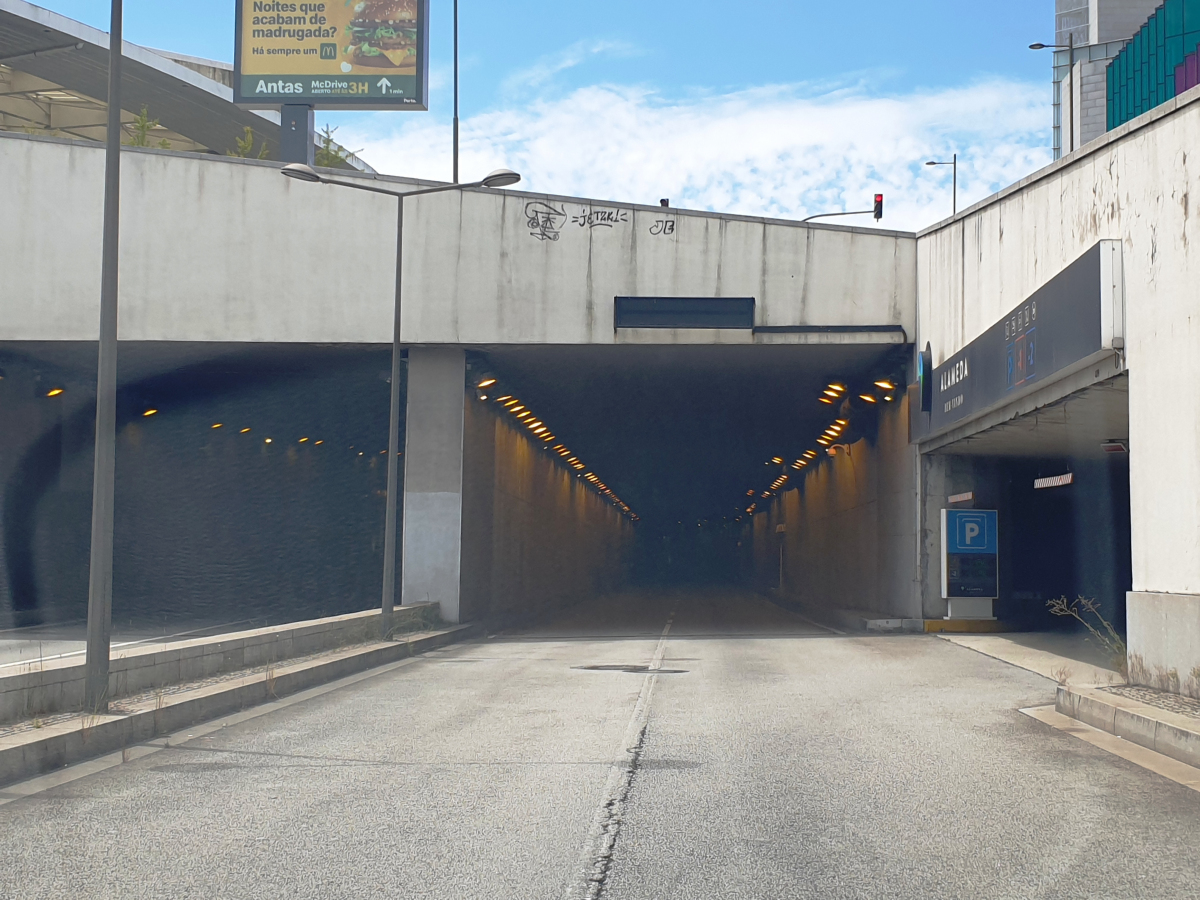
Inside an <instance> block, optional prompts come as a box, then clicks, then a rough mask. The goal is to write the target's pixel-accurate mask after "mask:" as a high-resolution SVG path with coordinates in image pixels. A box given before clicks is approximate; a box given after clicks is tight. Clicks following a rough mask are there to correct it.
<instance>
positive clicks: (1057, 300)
mask: <svg viewBox="0 0 1200 900" xmlns="http://www.w3.org/2000/svg"><path fill="white" fill-rule="evenodd" d="M1102 249H1103V244H1097V245H1096V246H1095V247H1093V248H1092V249H1090V250H1089V251H1087V252H1086V253H1085V254H1084V255H1083V256H1081V257H1080V258H1079V259H1077V260H1075V262H1073V263H1071V265H1069V266H1068V267H1067V268H1066V269H1064V270H1063V271H1062V272H1061V273H1059V274H1058V275H1057V276H1056V277H1055V278H1053V279H1052V280H1051V281H1049V282H1048V283H1047V284H1046V285H1045V286H1043V287H1042V288H1040V289H1039V290H1038V291H1036V292H1035V293H1034V294H1033V295H1032V296H1030V297H1029V299H1027V300H1026V301H1025V302H1024V303H1022V304H1021V305H1020V306H1018V307H1017V308H1016V309H1014V310H1012V311H1011V312H1010V313H1009V314H1008V315H1007V316H1005V317H1004V319H1003V320H1001V321H999V322H997V323H996V324H994V325H993V326H992V327H991V328H989V329H988V330H987V331H986V332H984V333H983V334H982V335H980V336H979V337H978V338H976V339H975V340H974V341H972V342H971V343H970V344H968V345H967V346H966V347H964V348H963V349H962V350H961V351H960V352H958V353H956V354H955V355H954V356H952V357H950V358H949V359H948V360H946V362H945V363H944V364H942V365H941V366H938V367H937V368H936V369H934V372H933V409H932V410H930V415H929V423H928V428H927V431H928V433H936V432H938V431H941V430H943V429H945V428H947V427H948V426H951V425H953V424H954V423H955V422H958V421H959V420H962V419H965V418H967V417H969V416H971V415H973V414H975V413H980V412H983V411H985V410H987V409H989V408H991V407H992V406H996V405H998V404H1000V403H1003V402H1004V401H1005V400H1007V399H1009V398H1012V397H1015V396H1017V395H1019V394H1021V393H1024V392H1026V391H1028V390H1031V389H1032V388H1033V387H1035V386H1036V385H1037V384H1040V383H1042V382H1044V381H1046V380H1047V379H1048V378H1050V377H1051V376H1053V375H1056V374H1059V373H1061V372H1063V371H1064V370H1067V369H1070V368H1071V367H1072V366H1074V365H1075V364H1076V363H1079V362H1080V361H1082V360H1085V359H1087V358H1088V357H1090V356H1092V355H1093V354H1096V353H1098V352H1101V351H1102V350H1104V349H1105V346H1104V345H1105V338H1104V335H1103V334H1102V331H1103V328H1102V322H1101V320H1102V313H1101V308H1102V303H1103V302H1104V298H1103V292H1102V290H1101V285H1102V277H1101V251H1102Z"/></svg>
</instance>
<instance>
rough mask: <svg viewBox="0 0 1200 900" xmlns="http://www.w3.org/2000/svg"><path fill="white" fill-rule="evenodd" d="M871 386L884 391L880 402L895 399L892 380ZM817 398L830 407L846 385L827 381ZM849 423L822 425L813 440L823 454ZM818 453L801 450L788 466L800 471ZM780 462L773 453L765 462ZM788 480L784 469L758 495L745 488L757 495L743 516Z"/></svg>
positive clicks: (868, 399)
mask: <svg viewBox="0 0 1200 900" xmlns="http://www.w3.org/2000/svg"><path fill="white" fill-rule="evenodd" d="M875 387H877V388H879V389H880V390H881V391H885V392H886V393H885V394H884V397H883V399H884V402H886V403H891V402H893V401H894V400H895V399H896V393H895V392H896V385H895V383H894V382H892V381H890V380H888V379H886V378H883V379H880V380H879V381H876V382H875ZM858 397H859V399H860V400H863V401H865V402H867V403H878V402H879V398H878V397H876V396H875V395H874V394H866V393H864V394H859V395H858ZM819 399H820V400H821V402H822V403H825V404H829V405H831V406H832V405H833V404H834V403H837V402H838V401H839V400H845V399H846V385H844V384H841V383H839V382H836V381H835V382H833V383H831V384H830V385H829V386H828V387H827V388H825V390H824V391H823V392H822V394H821V397H820V398H819ZM849 424H850V421H849V420H848V419H835V420H834V421H833V424H831V425H830V426H829V427H828V428H826V429H825V430H824V431H823V432H822V433H821V436H820V437H818V438H817V443H818V444H820V445H821V447H823V448H824V449H825V452H826V453H828V454H829V455H830V456H833V455H834V454H835V453H836V451H835V450H834V449H833V444H834V442H835V441H837V439H838V438H839V437H841V436H842V432H843V431H845V430H846V428H847V426H849ZM818 455H819V451H817V450H811V449H810V450H805V451H804V453H803V454H801V456H800V458H799V459H797V460H796V461H795V462H793V463H792V466H791V467H792V468H793V469H795V470H796V471H797V472H801V471H803V470H804V469H806V468H807V467H808V466H809V465H810V464H811V463H812V461H813V460H815V459H816V458H817V457H818ZM783 464H784V459H783V457H782V456H773V457H771V458H770V459H769V460H767V462H766V465H768V466H770V465H776V466H782V465H783ZM790 480H791V476H790V475H788V474H787V473H786V472H785V473H784V474H782V475H780V476H779V477H778V478H776V479H775V480H774V481H772V482H771V485H770V487H768V488H767V490H765V491H762V492H761V494H759V492H758V490H756V489H755V488H751V489H750V490H748V491H746V496H747V497H754V496H755V494H759V497H758V499H756V500H754V502H752V503H751V504H750V505H749V506H748V507H746V510H745V512H746V515H748V516H753V515H754V513H755V512H756V511H757V510H758V500H759V499H762V500H765V499H767V498H769V497H771V496H773V495H774V494H776V493H778V492H779V491H780V490H781V489H782V488H783V487H784V486H785V485H786V484H787V483H788V482H789V481H790ZM740 520H741V517H740V516H739V517H738V521H740Z"/></svg>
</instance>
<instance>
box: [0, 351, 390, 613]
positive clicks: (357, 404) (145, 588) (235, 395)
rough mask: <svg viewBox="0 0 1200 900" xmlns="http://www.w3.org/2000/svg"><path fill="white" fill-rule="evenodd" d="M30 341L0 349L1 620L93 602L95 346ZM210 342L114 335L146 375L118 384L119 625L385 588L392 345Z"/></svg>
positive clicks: (356, 605) (271, 608)
mask: <svg viewBox="0 0 1200 900" xmlns="http://www.w3.org/2000/svg"><path fill="white" fill-rule="evenodd" d="M26 349H28V348H22V347H21V346H20V345H18V344H8V345H5V346H4V347H3V348H0V352H2V354H3V357H4V360H3V369H4V374H5V377H4V378H3V379H2V380H0V422H2V423H3V427H0V491H2V492H3V497H2V502H0V513H2V514H0V627H12V626H20V625H35V624H40V623H58V622H68V621H78V620H81V619H83V618H84V617H85V615H86V610H87V593H88V583H87V582H88V554H89V544H90V532H91V490H92V457H93V452H94V450H93V429H94V409H95V394H94V388H92V387H91V385H92V384H93V383H94V377H95V376H94V372H95V370H94V365H95V363H94V360H95V350H94V345H91V349H90V361H91V366H92V368H91V370H90V371H89V369H88V365H87V362H88V356H89V352H88V348H86V347H84V348H83V350H82V352H81V353H80V354H79V359H77V360H74V361H72V362H71V363H70V364H64V363H62V362H58V363H53V364H52V363H48V362H46V361H44V360H39V359H38V358H37V357H36V355H31V354H30V353H28V352H25V351H26ZM147 353H149V354H151V355H152V356H153V357H155V359H156V360H157V362H155V363H148V362H147V360H146V359H144V357H145V356H146V354H147ZM214 354H215V355H214V356H213V357H212V358H209V359H204V360H201V361H198V362H191V363H187V364H180V365H174V364H172V363H171V361H170V357H171V348H170V347H164V346H162V345H159V346H157V347H149V346H140V347H131V346H129V345H124V344H123V345H122V354H121V360H122V362H121V363H119V369H120V367H121V366H122V365H126V366H127V369H128V370H129V371H133V370H137V369H141V370H145V371H148V372H150V374H147V375H145V376H144V377H138V378H137V379H136V380H133V381H130V382H128V383H123V384H122V387H121V389H120V391H119V396H118V431H117V466H116V506H115V528H114V569H113V621H114V628H115V629H117V630H118V631H119V630H120V629H121V628H122V627H123V626H125V625H132V626H133V627H135V628H139V629H146V628H151V629H158V628H161V629H163V630H164V631H169V632H176V631H179V630H181V629H183V628H185V627H192V626H195V627H202V626H204V627H207V626H214V625H221V624H231V623H242V622H256V623H265V622H280V621H292V620H298V619H304V618H311V617H315V616H320V615H333V614H338V613H344V612H351V611H355V610H360V609H367V608H370V607H372V606H375V605H377V604H378V603H379V590H380V585H381V583H382V574H381V573H382V565H383V555H382V547H383V524H384V523H383V513H384V488H385V486H386V466H385V462H386V446H387V414H388V392H389V385H388V381H387V379H388V377H389V376H390V372H389V367H390V355H389V354H390V348H386V347H385V348H378V347H361V346H360V347H358V348H352V349H351V348H329V347H324V348H321V347H314V346H299V347H290V348H279V347H277V346H275V347H264V348H261V349H258V350H256V349H247V348H245V347H243V348H241V349H240V350H238V351H236V352H234V353H224V354H222V353H220V352H219V351H217V350H214ZM60 385H61V387H62V393H61V394H57V395H55V396H53V397H50V396H48V393H49V391H50V390H53V389H54V388H55V387H56V386H60ZM151 409H153V410H156V411H155V412H153V413H152V414H151V415H146V414H145V413H146V412H147V411H148V410H151ZM215 425H219V426H220V427H214V426H215ZM245 429H248V430H245ZM381 451H382V454H383V455H381Z"/></svg>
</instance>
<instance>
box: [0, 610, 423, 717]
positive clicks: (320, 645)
mask: <svg viewBox="0 0 1200 900" xmlns="http://www.w3.org/2000/svg"><path fill="white" fill-rule="evenodd" d="M436 622H437V617H436V613H435V610H434V608H433V607H430V606H415V607H401V608H398V609H397V610H396V611H395V613H394V616H393V628H394V630H397V631H408V630H413V629H417V628H422V627H428V626H431V625H433V624H434V623H436ZM381 624H382V623H381V615H380V612H379V610H367V611H365V612H360V613H351V614H349V615H344V616H332V617H329V618H325V619H316V620H312V621H309V622H297V623H293V624H290V625H279V626H275V627H272V628H257V629H254V630H252V631H240V632H234V633H231V634H225V635H218V636H215V637H205V638H196V639H194V640H190V641H179V642H176V643H171V644H152V645H149V646H142V647H134V648H130V649H127V650H117V651H115V652H114V653H113V654H112V660H111V662H110V664H109V665H110V668H109V699H112V700H115V699H119V698H121V697H125V696H128V695H130V694H136V693H139V692H141V691H145V690H150V689H153V688H158V687H164V686H166V685H171V684H179V683H181V682H186V681H196V680H200V679H203V678H209V677H211V676H213V675H219V674H222V673H225V672H236V671H239V670H241V669H249V668H254V667H256V666H264V665H269V664H271V663H275V662H281V661H283V660H288V659H294V658H296V657H299V656H305V655H307V654H310V653H318V652H320V651H323V650H329V649H333V648H336V647H343V646H348V645H351V644H360V643H364V642H367V641H375V640H379V638H380V636H381V634H380V631H381ZM83 679H84V664H83V661H82V659H81V658H80V657H71V658H68V659H52V660H46V661H44V662H43V661H35V662H30V663H20V664H16V665H9V666H5V667H3V668H0V722H13V721H19V720H22V719H28V718H32V717H35V716H43V715H51V714H54V713H61V712H74V711H76V710H79V709H81V708H82V706H83Z"/></svg>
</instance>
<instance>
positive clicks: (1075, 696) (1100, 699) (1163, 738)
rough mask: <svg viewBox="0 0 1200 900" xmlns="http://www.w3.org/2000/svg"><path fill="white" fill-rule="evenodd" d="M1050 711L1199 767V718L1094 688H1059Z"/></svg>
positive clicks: (1063, 686)
mask: <svg viewBox="0 0 1200 900" xmlns="http://www.w3.org/2000/svg"><path fill="white" fill-rule="evenodd" d="M1054 709H1055V711H1057V712H1059V713H1061V714H1062V715H1064V716H1068V717H1070V718H1072V719H1075V720H1077V721H1079V722H1083V723H1085V724H1087V725H1091V726H1092V727H1093V728H1099V729H1100V730H1102V731H1107V732H1108V733H1109V734H1115V735H1116V736H1117V737H1120V738H1124V739H1125V740H1127V741H1129V742H1131V743H1134V744H1138V745H1139V746H1142V747H1145V748H1146V749H1147V750H1153V751H1155V752H1156V753H1161V754H1162V755H1163V756H1169V757H1171V758H1172V759H1175V760H1178V761H1179V762H1182V763H1186V764H1187V765H1189V766H1195V767H1197V768H1200V719H1193V718H1191V717H1190V716H1184V715H1180V714H1179V713H1174V712H1171V711H1169V710H1165V709H1159V708H1158V707H1157V706H1148V705H1146V704H1145V703H1139V702H1138V701H1137V700H1130V699H1129V698H1128V697H1122V696H1120V695H1117V694H1112V693H1109V692H1108V691H1101V690H1097V689H1095V688H1082V687H1069V686H1066V685H1060V686H1059V688H1058V693H1057V694H1056V696H1055V698H1054Z"/></svg>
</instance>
